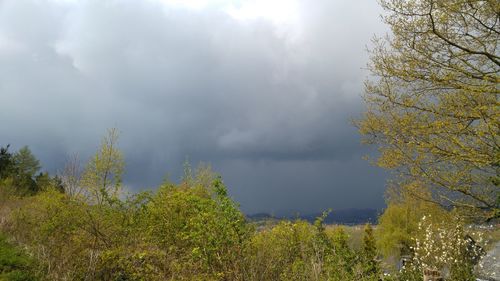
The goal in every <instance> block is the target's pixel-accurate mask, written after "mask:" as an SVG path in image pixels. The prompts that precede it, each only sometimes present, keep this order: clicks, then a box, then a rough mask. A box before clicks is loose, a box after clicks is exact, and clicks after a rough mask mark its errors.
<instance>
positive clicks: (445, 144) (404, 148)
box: [357, 0, 500, 219]
mask: <svg viewBox="0 0 500 281" xmlns="http://www.w3.org/2000/svg"><path fill="white" fill-rule="evenodd" d="M380 2H381V5H382V7H383V8H384V9H385V11H386V12H387V13H385V15H384V17H383V18H384V20H385V22H386V23H387V24H388V25H389V26H390V27H391V31H392V34H391V35H388V36H387V37H385V38H376V39H375V40H374V48H373V49H372V50H371V62H370V64H369V70H370V71H371V73H372V75H373V77H372V78H370V79H369V80H368V81H367V82H366V95H365V100H366V104H367V111H366V113H365V114H364V117H363V119H362V120H360V121H359V122H358V123H357V125H358V127H359V129H360V132H361V133H362V134H363V135H364V137H365V138H364V139H365V141H366V142H368V143H370V144H376V145H378V147H379V151H380V157H379V158H378V161H377V163H378V165H380V166H382V167H384V168H388V169H393V170H395V171H397V173H398V175H399V176H400V178H401V179H402V180H403V181H405V182H406V183H408V182H413V181H417V182H419V183H421V184H423V185H424V186H426V188H429V189H430V191H431V194H432V198H431V200H432V201H433V202H436V203H439V204H441V205H444V206H449V207H454V208H456V209H466V210H467V211H468V212H469V213H471V211H474V213H475V214H480V215H481V216H482V217H483V218H485V219H492V218H498V217H500V192H499V191H500V187H499V181H500V176H499V175H500V137H499V132H500V103H499V93H500V87H499V82H500V76H499V71H500V50H499V48H498V42H499V40H498V39H499V38H500V2H498V1H496V0H417V1H414V0H381V1H380Z"/></svg>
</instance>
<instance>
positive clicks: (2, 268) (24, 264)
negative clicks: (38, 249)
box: [0, 234, 38, 281]
mask: <svg viewBox="0 0 500 281" xmlns="http://www.w3.org/2000/svg"><path fill="white" fill-rule="evenodd" d="M35 268H36V266H35V264H34V261H33V259H32V258H30V257H28V255H26V253H24V252H23V251H22V250H21V249H19V248H17V247H15V246H13V245H12V244H10V243H8V242H7V237H5V236H4V235H3V234H0V280H5V281H35V280H38V278H36V274H35V271H36V270H35Z"/></svg>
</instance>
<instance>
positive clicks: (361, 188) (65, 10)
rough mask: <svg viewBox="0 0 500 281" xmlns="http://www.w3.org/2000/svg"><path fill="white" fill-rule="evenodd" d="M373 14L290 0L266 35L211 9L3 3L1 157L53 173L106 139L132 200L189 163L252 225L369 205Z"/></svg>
mask: <svg viewBox="0 0 500 281" xmlns="http://www.w3.org/2000/svg"><path fill="white" fill-rule="evenodd" d="M219 2H220V1H219ZM222 2H223V1H222ZM222 2H220V3H222ZM373 2H374V1H369V0H364V1H327V0H324V1H314V2H310V1H305V0H304V1H299V2H298V7H299V10H298V11H299V14H298V17H297V19H295V20H294V22H293V24H288V23H287V24H284V25H276V24H275V23H273V22H272V21H270V20H266V19H259V18H257V19H249V20H237V19H235V18H233V17H231V16H230V15H229V14H228V13H226V12H225V11H224V10H223V9H221V8H220V7H221V5H222V4H220V3H219V4H220V5H213V6H210V5H208V6H206V7H205V8H199V9H188V8H185V7H182V6H176V5H164V4H161V3H160V1H152V0H151V1H111V0H106V1H103V0H99V1H97V0H94V1H92V0H91V1H79V2H76V1H62V0H59V1H55V0H52V1H34V0H33V1H30V0H26V1H16V0H3V1H0V102H1V111H0V121H1V126H2V128H1V130H0V144H6V143H12V144H14V145H16V146H20V145H24V144H27V145H29V146H30V147H31V148H32V149H33V151H34V152H35V154H36V155H37V156H39V158H41V159H42V162H43V163H44V166H45V167H47V169H49V170H51V171H54V170H55V169H57V168H58V167H60V166H61V165H62V162H63V159H64V157H65V155H67V154H71V153H74V152H79V153H80V155H81V156H82V157H83V158H85V157H88V156H89V155H90V154H91V153H93V151H95V149H96V147H97V146H98V143H99V139H100V137H101V136H102V135H103V134H104V132H105V130H106V128H109V127H118V128H119V129H120V131H121V132H122V136H121V140H120V144H121V147H122V149H123V151H124V153H125V156H126V160H127V174H126V183H127V184H128V185H130V186H132V187H133V188H135V189H137V188H142V187H151V186H154V185H157V184H158V183H159V182H160V181H161V179H162V178H163V176H164V175H165V173H167V172H170V173H171V174H172V176H173V177H174V178H176V177H178V176H179V173H180V169H181V163H182V161H183V160H184V158H185V157H186V156H189V157H190V159H191V160H192V161H193V162H197V161H207V162H211V163H212V164H213V166H214V167H215V169H216V170H218V171H219V172H221V173H222V174H223V176H224V178H225V179H226V182H227V183H228V184H229V185H230V191H231V194H233V196H234V197H235V198H236V199H237V200H238V201H239V202H241V203H242V207H243V208H244V210H246V211H249V212H256V211H270V210H274V211H279V210H301V211H304V212H307V211H317V210H318V209H321V208H327V207H334V208H346V207H379V206H381V202H382V196H381V194H382V190H383V185H384V180H383V175H382V174H381V172H380V171H378V170H376V169H375V168H372V167H369V165H368V163H365V162H364V161H363V160H361V156H362V155H363V154H365V153H367V150H366V148H363V147H362V146H360V145H359V136H358V134H357V133H356V130H355V129H354V128H353V127H352V125H351V124H350V118H352V117H356V116H358V114H359V113H360V112H361V111H362V109H363V107H362V104H361V98H360V96H361V93H362V81H363V80H364V78H365V76H366V73H365V72H364V71H363V70H362V68H363V67H364V66H365V64H366V61H367V55H366V52H365V47H366V45H367V44H368V43H369V40H370V38H371V37H372V35H373V34H374V33H380V32H381V31H383V27H382V25H381V23H380V22H379V18H378V13H379V12H380V11H379V10H378V8H377V6H376V3H373Z"/></svg>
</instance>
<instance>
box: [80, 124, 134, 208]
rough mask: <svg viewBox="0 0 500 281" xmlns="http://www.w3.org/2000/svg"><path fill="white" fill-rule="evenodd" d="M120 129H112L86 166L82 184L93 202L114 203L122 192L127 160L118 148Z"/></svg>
mask: <svg viewBox="0 0 500 281" xmlns="http://www.w3.org/2000/svg"><path fill="white" fill-rule="evenodd" d="M117 142H118V130H117V129H114V128H113V129H110V130H108V134H107V135H106V136H105V137H104V138H103V139H102V142H101V146H100V148H99V150H98V151H97V152H96V154H95V155H94V157H92V158H91V159H90V161H89V163H88V164H87V166H86V167H85V171H84V174H83V176H82V180H81V184H82V185H83V186H84V187H85V188H86V194H85V195H86V196H87V199H88V200H90V201H91V202H92V203H95V204H98V205H101V204H112V203H113V201H116V200H117V198H118V195H119V194H120V188H121V181H122V179H121V177H122V174H123V168H124V166H125V162H124V161H123V155H122V153H121V151H120V150H118V148H117Z"/></svg>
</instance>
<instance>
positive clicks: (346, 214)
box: [247, 209, 381, 225]
mask: <svg viewBox="0 0 500 281" xmlns="http://www.w3.org/2000/svg"><path fill="white" fill-rule="evenodd" d="M380 213H381V210H377V209H343V210H333V211H332V212H331V213H330V214H329V215H328V216H327V217H326V219H325V223H326V224H348V225H353V224H365V223H373V224H375V223H377V218H378V216H379V214H380ZM319 216H321V213H313V214H305V215H302V214H300V213H297V214H295V215H282V216H273V215H271V214H268V213H257V214H251V215H247V218H248V219H249V220H251V221H261V220H268V219H274V220H276V219H277V220H280V219H286V220H295V219H303V220H307V221H309V222H314V220H315V219H316V218H317V217H319Z"/></svg>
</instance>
